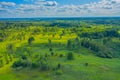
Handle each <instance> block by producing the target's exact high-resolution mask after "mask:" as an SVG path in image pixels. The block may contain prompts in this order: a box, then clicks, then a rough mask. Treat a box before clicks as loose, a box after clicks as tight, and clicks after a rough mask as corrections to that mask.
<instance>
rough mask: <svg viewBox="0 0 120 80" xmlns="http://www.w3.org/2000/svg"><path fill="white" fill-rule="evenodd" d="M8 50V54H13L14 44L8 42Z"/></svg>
mask: <svg viewBox="0 0 120 80" xmlns="http://www.w3.org/2000/svg"><path fill="white" fill-rule="evenodd" d="M7 52H8V54H13V53H14V47H13V44H8V45H7Z"/></svg>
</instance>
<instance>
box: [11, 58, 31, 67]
mask: <svg viewBox="0 0 120 80" xmlns="http://www.w3.org/2000/svg"><path fill="white" fill-rule="evenodd" d="M28 65H29V63H28V62H27V61H22V60H18V61H16V62H14V63H13V65H12V67H13V68H17V67H27V66H28Z"/></svg>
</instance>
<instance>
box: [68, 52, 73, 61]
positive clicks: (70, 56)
mask: <svg viewBox="0 0 120 80" xmlns="http://www.w3.org/2000/svg"><path fill="white" fill-rule="evenodd" d="M67 59H68V60H73V59H74V55H73V53H72V52H69V53H68V54H67Z"/></svg>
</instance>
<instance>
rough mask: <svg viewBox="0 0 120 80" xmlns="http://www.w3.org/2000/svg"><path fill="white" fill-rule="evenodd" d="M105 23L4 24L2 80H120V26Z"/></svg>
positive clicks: (0, 45)
mask: <svg viewBox="0 0 120 80" xmlns="http://www.w3.org/2000/svg"><path fill="white" fill-rule="evenodd" d="M87 21H88V22H87ZM95 21H97V20H95ZM103 21H104V23H105V24H97V23H94V20H91V21H89V20H86V21H84V20H83V21H79V20H75V21H74V22H73V21H71V20H55V21H19V22H17V21H7V22H6V21H0V80H120V64H119V63H120V28H119V27H120V25H119V23H115V24H114V22H115V21H112V20H111V21H112V22H113V24H107V23H106V22H105V21H106V20H103ZM98 22H99V20H98ZM107 22H109V19H108V20H107ZM58 24H59V25H58Z"/></svg>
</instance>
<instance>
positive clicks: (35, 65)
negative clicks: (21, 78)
mask: <svg viewBox="0 0 120 80" xmlns="http://www.w3.org/2000/svg"><path fill="white" fill-rule="evenodd" d="M31 66H32V68H37V67H39V64H38V63H36V62H33V63H32V65H31Z"/></svg>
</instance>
